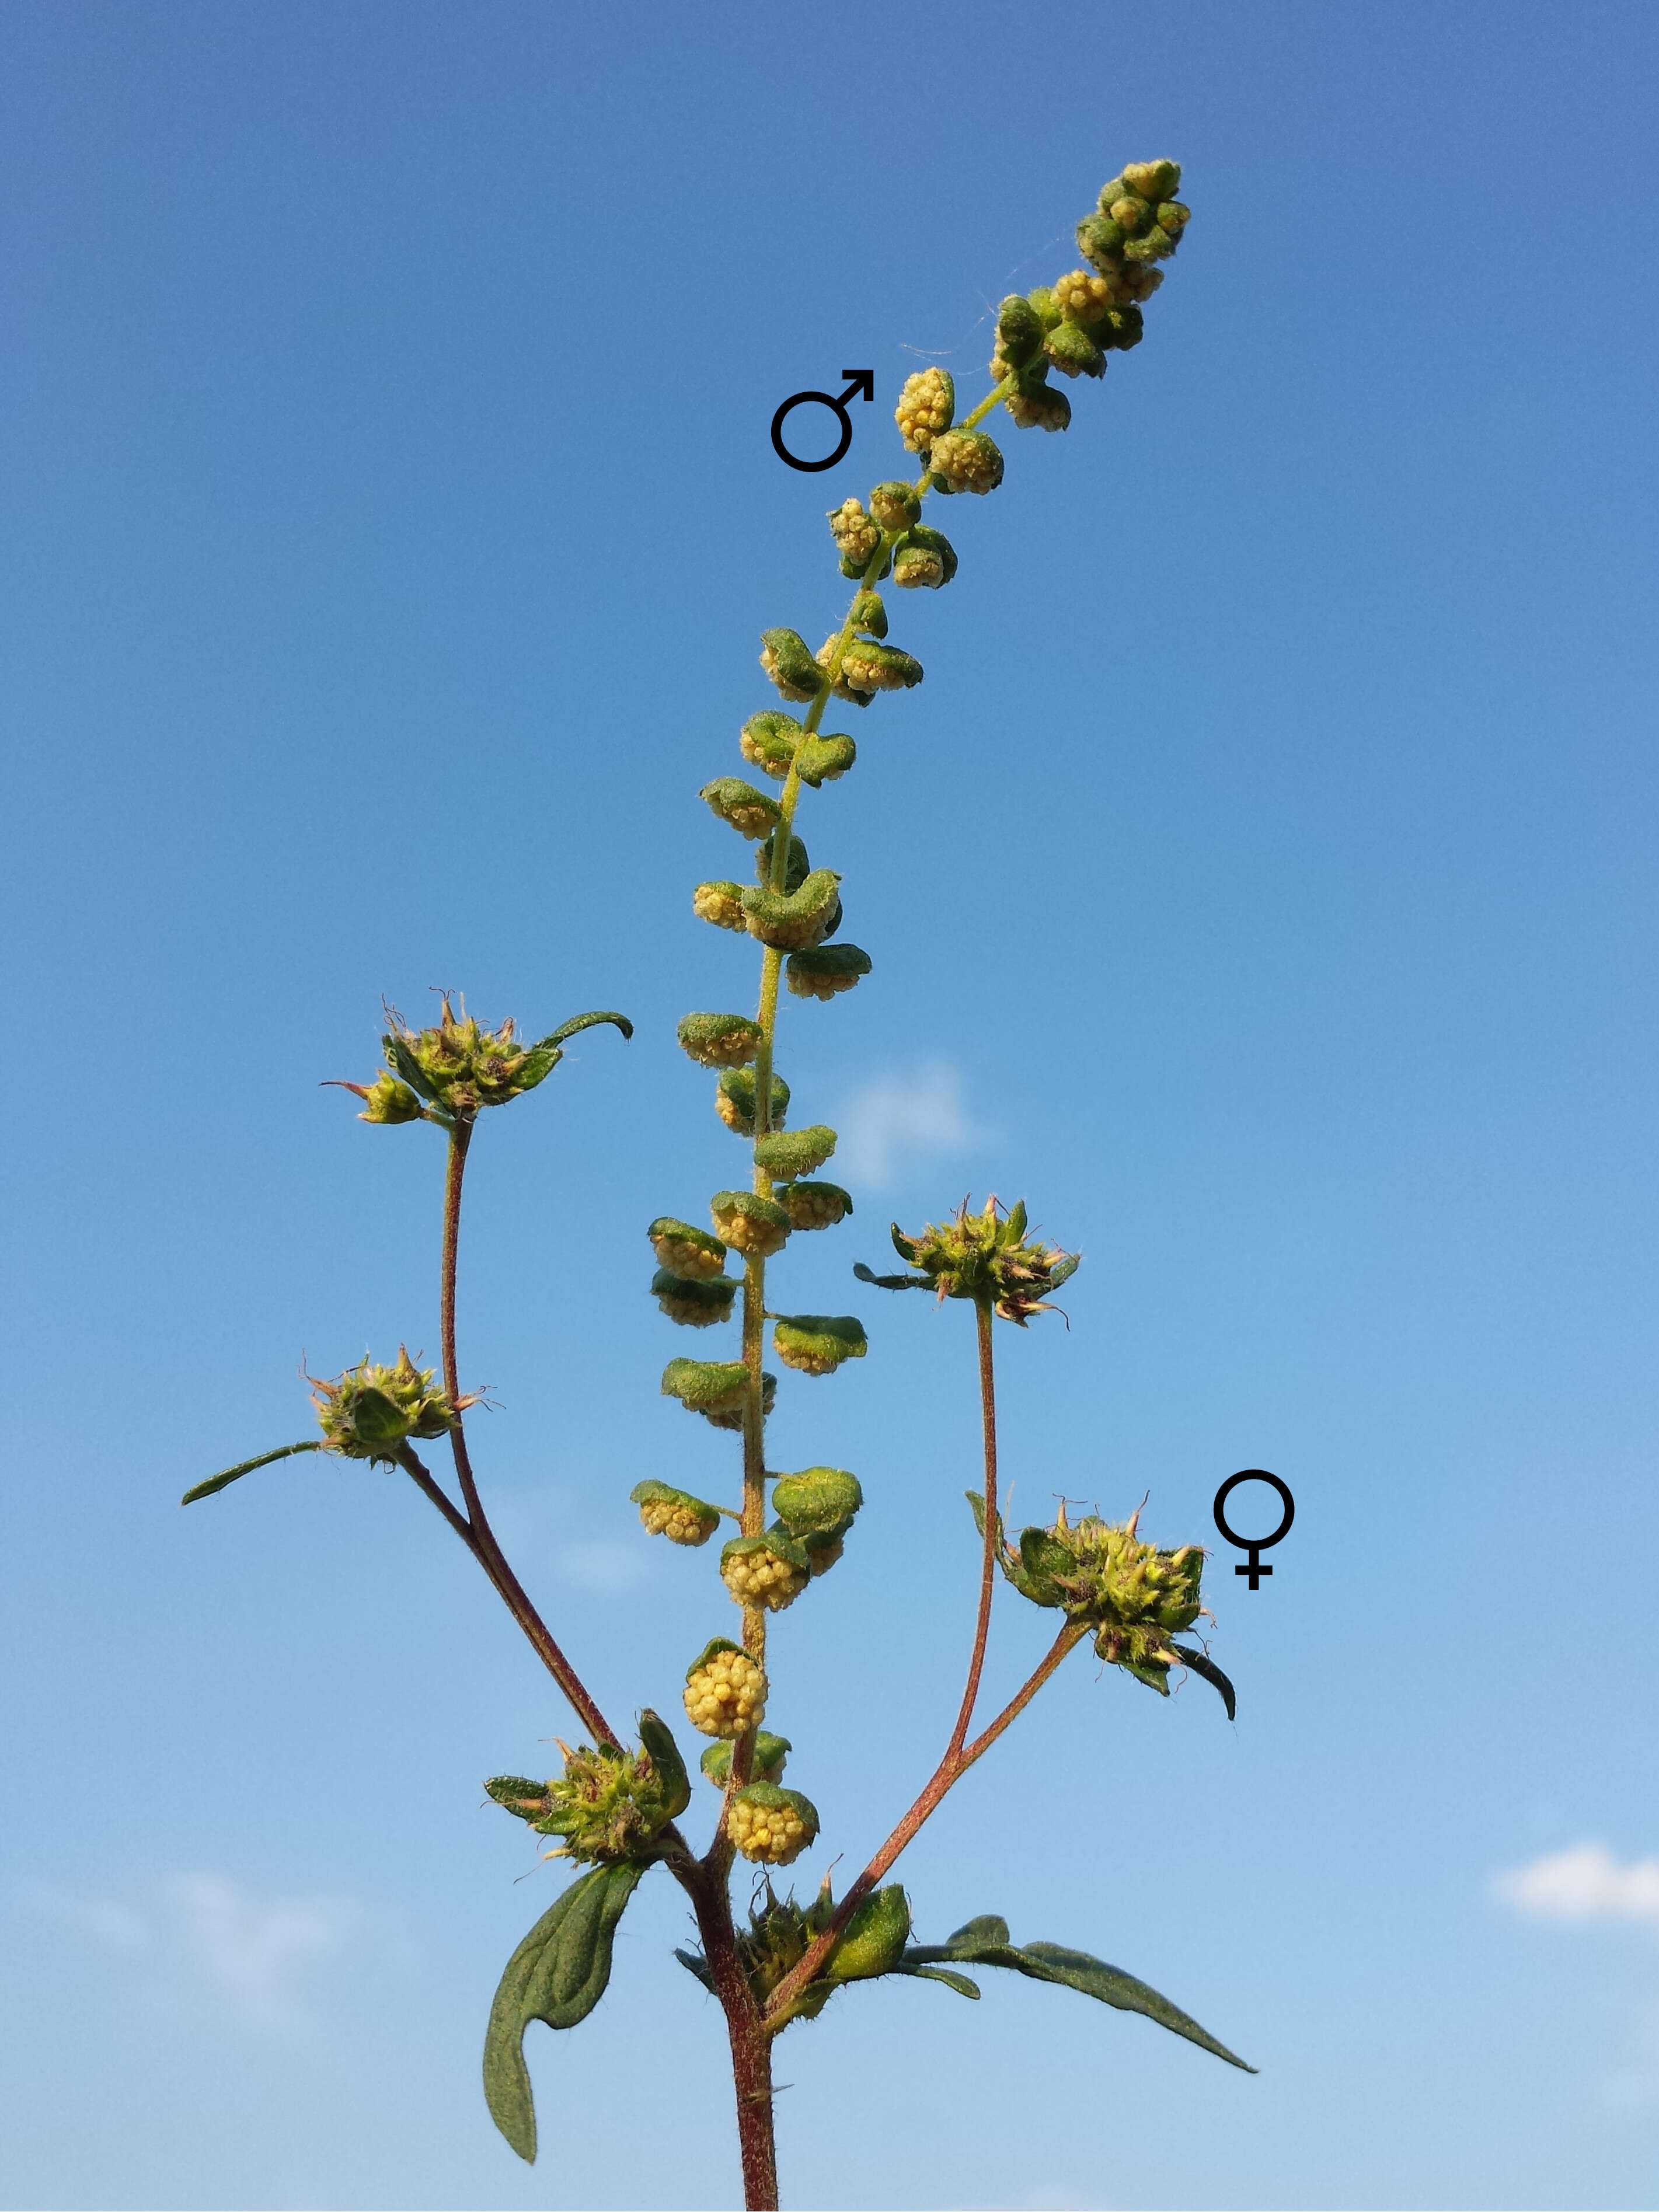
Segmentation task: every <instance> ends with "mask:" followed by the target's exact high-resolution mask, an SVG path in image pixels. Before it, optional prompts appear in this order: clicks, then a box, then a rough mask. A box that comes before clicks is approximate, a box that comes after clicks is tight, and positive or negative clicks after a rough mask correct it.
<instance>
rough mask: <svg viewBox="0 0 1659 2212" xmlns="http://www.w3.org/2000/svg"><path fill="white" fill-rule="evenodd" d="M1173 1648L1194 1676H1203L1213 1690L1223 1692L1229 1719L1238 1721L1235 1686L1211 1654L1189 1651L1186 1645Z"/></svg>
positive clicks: (1222, 1697) (1222, 1696)
mask: <svg viewBox="0 0 1659 2212" xmlns="http://www.w3.org/2000/svg"><path fill="white" fill-rule="evenodd" d="M1171 1648H1172V1649H1173V1650H1176V1651H1178V1652H1179V1653H1180V1654H1181V1658H1182V1664H1183V1665H1185V1666H1188V1667H1190V1668H1192V1670H1193V1672H1194V1674H1201V1675H1202V1676H1203V1678H1204V1680H1206V1682H1207V1683H1208V1684H1209V1685H1210V1686H1211V1688H1212V1689H1214V1690H1218V1691H1219V1692H1221V1702H1222V1704H1223V1705H1225V1707H1226V1708H1227V1717H1228V1719H1229V1720H1230V1721H1232V1720H1237V1718H1238V1699H1237V1698H1236V1697H1235V1696H1234V1694H1233V1686H1232V1684H1231V1682H1230V1681H1229V1680H1227V1677H1226V1676H1225V1674H1223V1673H1222V1671H1221V1669H1220V1668H1219V1667H1218V1666H1217V1665H1216V1663H1215V1662H1214V1660H1213V1659H1212V1658H1211V1657H1210V1656H1209V1654H1208V1653H1207V1652H1205V1651H1192V1650H1188V1647H1187V1646H1186V1644H1175V1645H1173V1646H1172V1647H1171Z"/></svg>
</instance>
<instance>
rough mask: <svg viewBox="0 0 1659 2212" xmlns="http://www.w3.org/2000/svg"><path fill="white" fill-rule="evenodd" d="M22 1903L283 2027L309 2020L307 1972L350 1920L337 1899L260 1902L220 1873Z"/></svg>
mask: <svg viewBox="0 0 1659 2212" xmlns="http://www.w3.org/2000/svg"><path fill="white" fill-rule="evenodd" d="M22 1901H23V1902H24V1903H25V1904H26V1905H29V1906H32V1907H33V1909H34V1910H35V1911H38V1912H40V1913H41V1914H43V1915H44V1916H46V1917H49V1918H51V1919H53V1920H56V1921H58V1923H61V1924H62V1925H63V1926H64V1927H66V1928H68V1929H70V1930H72V1932H73V1933H74V1934H75V1935H76V1936H79V1937H80V1938H81V1939H82V1941H83V1942H86V1943H88V1944H89V1945H92V1946H94V1947H95V1948H97V1949H99V1950H100V1951H106V1952H107V1951H109V1950H111V1949H117V1950H120V1951H124V1952H125V1953H127V1954H129V1955H131V1956H132V1957H133V1958H135V1959H138V1958H145V1959H148V1960H149V1961H150V1962H151V1965H150V1971H151V1972H155V1971H156V1970H157V1969H159V1970H161V1972H163V1973H164V1974H166V1975H167V1978H179V1977H182V1978H183V1979H185V1981H186V1982H194V1983H195V1984H197V1985H198V1986H199V1985H201V1984H206V1986H207V1987H208V1988H209V1989H210V1990H211V1991H212V1992H213V1994H214V1996H216V1998H217V1999H218V2000H219V2001H220V2002H221V2003H222V2004H223V2005H225V2006H227V2007H228V2008H229V2009H230V2010H231V2011H232V2012H233V2013H234V2014H236V2015H238V2016H239V2017H240V2019H242V2020H243V2021H247V2022H249V2023H251V2024H252V2025H253V2026H255V2027H264V2028H275V2029H279V2030H290V2029H293V2028H295V2027H301V2026H302V2025H303V2024H304V2021H305V2014H304V2011H303V2008H301V2004H300V2002H299V1990H298V1985H299V1984H300V1981H301V1977H302V1974H303V1971H304V1969H305V1968H306V1967H307V1966H311V1965H313V1963H314V1962H315V1961H317V1960H320V1959H323V1958H325V1957H327V1956H328V1955H329V1954H331V1953H332V1952H334V1951H337V1949H338V1948H339V1947H340V1944H341V1942H343V1939H344V1936H345V1933H346V1930H347V1928H348V1925H349V1920H350V1915H349V1912H348V1911H347V1910H346V1909H345V1907H344V1906H343V1905H339V1904H337V1903H336V1902H334V1901H332V1900H331V1899H325V1898H261V1897H258V1896H256V1895H254V1894H253V1893H252V1892H250V1891H248V1890H246V1889H242V1888H240V1887H238V1885H237V1884H236V1883H235V1882H234V1881H228V1880H227V1879H226V1878H225V1876H224V1875H211V1874H189V1875H170V1876H167V1878H165V1879H164V1880H162V1881H160V1882H158V1883H156V1884H155V1885H154V1887H152V1888H151V1889H150V1891H149V1894H148V1895H147V1896H143V1897H141V1898H137V1899H133V1898H125V1897H113V1896H108V1895H99V1894H94V1893H87V1892H82V1891H74V1890H69V1889H64V1888H62V1887H58V1886H57V1885H55V1884H41V1885H39V1886H37V1887H33V1888H31V1889H29V1890H28V1891H27V1892H26V1893H24V1897H23V1900H22Z"/></svg>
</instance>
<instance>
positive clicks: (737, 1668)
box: [685, 1651, 766, 1741]
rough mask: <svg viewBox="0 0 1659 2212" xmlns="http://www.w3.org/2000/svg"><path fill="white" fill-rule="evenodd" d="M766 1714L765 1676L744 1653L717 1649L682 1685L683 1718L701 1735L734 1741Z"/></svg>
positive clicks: (754, 1726)
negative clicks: (684, 1684)
mask: <svg viewBox="0 0 1659 2212" xmlns="http://www.w3.org/2000/svg"><path fill="white" fill-rule="evenodd" d="M765 1716H766V1677H765V1675H764V1674H762V1672H761V1670H760V1668H758V1667H757V1665H756V1664H755V1662H754V1661H753V1660H752V1659H750V1657H749V1656H748V1655H747V1654H746V1653H745V1652H742V1651H717V1652H716V1653H715V1654H714V1657H713V1658H712V1659H709V1660H707V1661H705V1662H704V1663H703V1665H702V1666H701V1667H699V1668H696V1671H695V1673H693V1674H692V1675H691V1676H690V1680H688V1681H687V1683H686V1686H685V1717H686V1718H687V1719H688V1720H689V1721H690V1723H691V1725H692V1727H693V1728H694V1729H698V1730H699V1731H700V1732H701V1733H702V1735H715V1736H725V1737H726V1738H727V1739H728V1741H735V1740H736V1738H737V1737H738V1736H740V1735H747V1733H748V1732H749V1730H750V1729H751V1728H757V1727H758V1726H759V1724H760V1723H761V1722H762V1721H763V1719H764V1718H765Z"/></svg>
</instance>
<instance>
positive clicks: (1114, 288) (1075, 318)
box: [1054, 269, 1128, 323]
mask: <svg viewBox="0 0 1659 2212" xmlns="http://www.w3.org/2000/svg"><path fill="white" fill-rule="evenodd" d="M1127 297H1128V294H1127V292H1126V291H1125V290H1124V289H1123V288H1122V286H1121V285H1119V284H1112V283H1108V281H1107V279H1106V278H1105V277H1104V276H1091V275H1090V274H1089V272H1088V270H1086V269H1073V270H1070V271H1069V273H1068V274H1067V275H1066V276H1060V277H1058V278H1056V280H1055V283H1054V305H1055V307H1058V308H1059V309H1060V313H1061V314H1062V315H1064V316H1065V317H1066V320H1067V321H1068V322H1073V323H1097V322H1098V321H1099V320H1100V319H1101V317H1102V316H1103V314H1104V313H1105V312H1106V310H1107V308H1108V307H1120V306H1121V304H1122V302H1123V301H1125V300H1126V299H1127Z"/></svg>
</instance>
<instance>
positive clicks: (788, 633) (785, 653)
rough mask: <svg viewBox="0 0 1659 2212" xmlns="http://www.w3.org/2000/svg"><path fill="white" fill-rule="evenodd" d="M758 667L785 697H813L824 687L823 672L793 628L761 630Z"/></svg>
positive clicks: (802, 638)
mask: <svg viewBox="0 0 1659 2212" xmlns="http://www.w3.org/2000/svg"><path fill="white" fill-rule="evenodd" d="M761 666H762V667H763V669H764V670H765V671H766V672H767V674H768V675H769V677H770V678H771V679H772V681H773V682H774V683H775V684H776V685H777V687H778V689H779V690H780V691H781V692H782V694H783V696H784V697H785V698H786V699H816V698H817V696H818V694H819V692H820V691H822V690H823V688H824V675H823V670H822V669H821V668H820V667H819V666H818V664H817V661H816V660H814V659H813V658H812V656H811V653H810V652H809V651H808V649H807V645H806V640H805V638H804V637H802V636H801V635H800V634H799V631H797V630H793V629H768V630H763V631H762V632H761Z"/></svg>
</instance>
